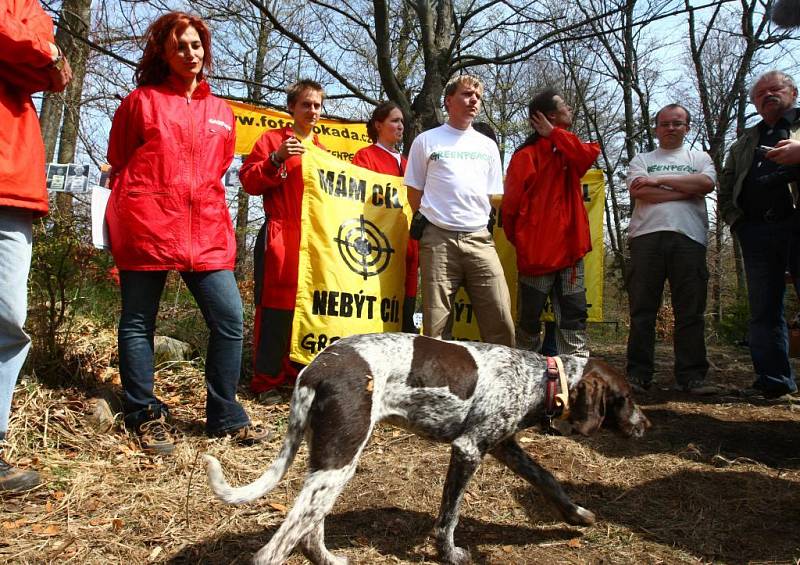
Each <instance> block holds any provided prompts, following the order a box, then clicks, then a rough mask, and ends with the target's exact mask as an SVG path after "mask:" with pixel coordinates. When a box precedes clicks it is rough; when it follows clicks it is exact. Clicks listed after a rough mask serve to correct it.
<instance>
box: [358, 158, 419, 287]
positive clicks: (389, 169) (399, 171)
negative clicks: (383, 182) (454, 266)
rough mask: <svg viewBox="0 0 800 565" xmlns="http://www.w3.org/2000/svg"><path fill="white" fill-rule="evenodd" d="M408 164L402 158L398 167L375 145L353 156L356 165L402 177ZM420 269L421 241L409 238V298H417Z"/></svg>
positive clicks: (407, 269) (395, 161) (407, 263)
mask: <svg viewBox="0 0 800 565" xmlns="http://www.w3.org/2000/svg"><path fill="white" fill-rule="evenodd" d="M407 162H408V159H406V158H405V157H403V156H400V166H398V165H397V159H395V158H394V157H393V156H392V155H390V154H389V152H388V151H386V150H385V149H381V148H380V147H378V146H377V145H375V144H373V145H370V146H368V147H364V148H363V149H359V150H358V151H356V154H355V155H354V156H353V164H354V165H358V166H359V167H364V168H365V169H369V170H370V171H374V172H376V173H382V174H384V175H395V176H400V177H402V176H404V175H405V174H406V163H407ZM418 269H419V241H417V240H415V239H411V238H408V247H407V248H406V296H407V297H409V298H414V297H415V296H417V285H418V277H417V270H418Z"/></svg>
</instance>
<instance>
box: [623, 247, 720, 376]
mask: <svg viewBox="0 0 800 565" xmlns="http://www.w3.org/2000/svg"><path fill="white" fill-rule="evenodd" d="M630 249H631V261H630V268H629V269H628V280H627V281H626V282H627V289H628V300H629V302H630V317H631V329H630V334H629V336H628V369H627V372H628V378H632V379H636V380H638V381H641V382H650V381H651V380H652V379H653V365H654V348H655V338H656V333H655V326H656V316H657V315H658V310H659V308H660V307H661V304H662V297H663V294H664V282H665V281H669V287H670V295H671V298H672V307H673V309H674V313H675V328H674V341H675V343H674V348H675V380H676V381H677V383H678V384H681V385H686V384H688V383H689V382H692V381H702V380H704V379H705V378H706V374H707V373H708V359H707V358H706V342H705V333H704V330H705V320H704V316H705V310H706V294H707V291H708V266H707V265H706V248H705V246H703V245H701V244H700V243H697V242H696V241H694V240H692V239H690V238H689V237H687V236H685V235H683V234H681V233H678V232H672V231H661V232H654V233H649V234H645V235H640V236H637V237H634V238H632V239H631V240H630Z"/></svg>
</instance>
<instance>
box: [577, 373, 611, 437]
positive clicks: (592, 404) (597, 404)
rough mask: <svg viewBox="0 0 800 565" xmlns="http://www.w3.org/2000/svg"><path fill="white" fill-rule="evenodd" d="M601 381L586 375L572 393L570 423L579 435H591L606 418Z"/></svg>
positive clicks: (604, 393) (604, 397) (603, 385)
mask: <svg viewBox="0 0 800 565" xmlns="http://www.w3.org/2000/svg"><path fill="white" fill-rule="evenodd" d="M607 386H608V385H607V384H606V383H605V381H604V380H603V379H601V378H600V377H598V376H596V375H592V374H589V375H586V376H585V377H584V378H583V379H581V382H580V383H578V386H577V387H575V389H574V390H573V393H572V395H571V396H572V398H571V399H570V403H571V404H572V407H571V413H570V422H571V423H572V429H573V430H575V431H576V432H578V433H579V434H581V435H585V436H588V435H591V434H593V433H594V432H596V431H597V430H598V429H599V428H600V426H602V425H603V420H604V419H605V417H606V387H607Z"/></svg>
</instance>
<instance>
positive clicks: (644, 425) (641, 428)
mask: <svg viewBox="0 0 800 565" xmlns="http://www.w3.org/2000/svg"><path fill="white" fill-rule="evenodd" d="M628 422H629V424H630V435H631V437H635V438H640V437H642V436H643V435H644V433H645V432H646V431H647V430H649V429H650V428H651V427H652V426H653V424H651V423H650V420H648V419H647V416H645V415H644V412H642V409H641V408H639V407H638V406H636V407H635V408H634V410H633V412H631V417H630V420H629V421H628Z"/></svg>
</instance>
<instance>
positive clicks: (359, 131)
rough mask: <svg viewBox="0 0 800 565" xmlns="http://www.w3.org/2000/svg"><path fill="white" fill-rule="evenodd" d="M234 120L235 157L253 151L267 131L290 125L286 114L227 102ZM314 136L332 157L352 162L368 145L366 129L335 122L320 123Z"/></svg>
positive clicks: (361, 124)
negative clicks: (357, 153) (354, 156)
mask: <svg viewBox="0 0 800 565" xmlns="http://www.w3.org/2000/svg"><path fill="white" fill-rule="evenodd" d="M227 102H228V104H229V105H230V107H231V109H232V110H233V115H234V116H235V119H236V150H235V151H236V153H237V154H239V155H247V154H248V153H250V151H252V150H253V145H255V143H256V141H258V138H259V137H261V134H263V133H264V132H265V131H267V130H271V129H281V128H285V127H286V126H290V125H292V123H293V122H292V116H291V115H289V114H287V113H286V112H281V111H278V110H272V109H270V108H262V107H260V106H252V105H250V104H245V103H243V102H236V101H234V100H227ZM314 133H316V134H317V135H318V136H319V140H320V142H321V143H322V145H324V146H325V147H326V148H327V149H328V151H329V152H330V153H331V155H333V156H334V157H338V158H339V159H342V160H344V161H348V162H350V161H352V160H353V155H355V153H356V151H358V150H359V149H361V148H362V147H366V146H367V145H369V144H370V140H369V137H368V136H367V125H366V124H364V123H349V122H344V121H337V120H328V119H321V120H320V121H319V122H317V125H315V126H314Z"/></svg>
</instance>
